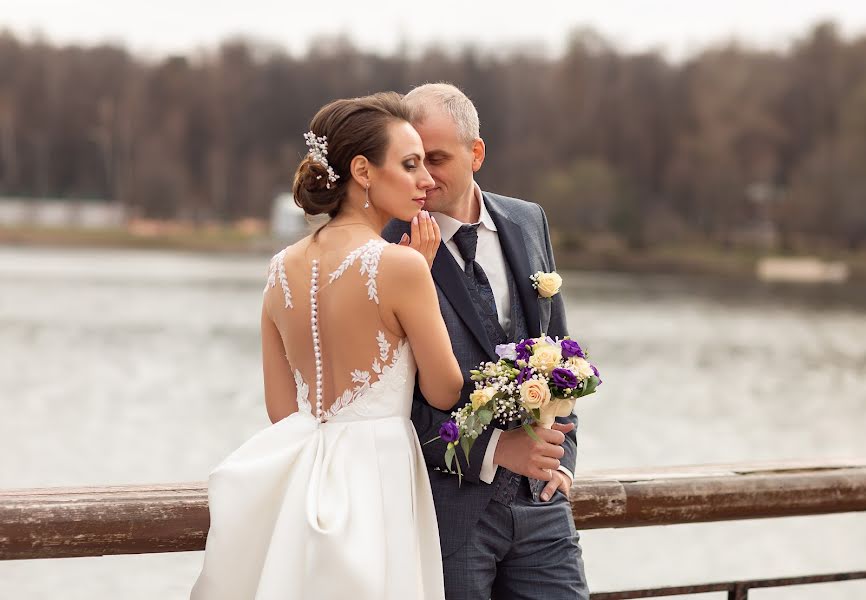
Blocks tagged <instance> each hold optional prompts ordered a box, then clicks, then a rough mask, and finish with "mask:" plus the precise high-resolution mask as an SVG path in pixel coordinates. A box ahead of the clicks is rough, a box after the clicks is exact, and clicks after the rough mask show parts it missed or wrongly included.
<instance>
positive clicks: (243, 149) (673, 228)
mask: <svg viewBox="0 0 866 600" xmlns="http://www.w3.org/2000/svg"><path fill="white" fill-rule="evenodd" d="M442 80H446V81H451V82H453V83H455V84H457V85H458V86H460V87H461V88H462V89H464V90H465V91H466V92H467V94H469V96H470V97H471V98H472V99H473V100H474V101H475V103H476V105H477V106H478V109H479V113H480V115H481V125H482V136H483V137H484V139H485V141H486V143H487V148H488V156H487V161H486V163H485V165H484V167H483V169H482V171H481V172H480V173H479V175H478V181H479V183H480V184H481V186H482V187H483V188H485V189H490V190H491V191H497V192H500V193H504V194H509V195H514V196H519V197H523V198H527V199H531V200H534V201H536V202H539V203H541V204H542V205H544V206H545V208H546V209H547V211H548V215H549V217H550V220H551V223H552V224H553V225H554V227H555V228H557V229H558V230H559V232H560V233H561V234H562V235H563V236H564V239H568V240H572V241H575V243H579V240H580V239H581V236H593V235H600V236H604V235H610V236H611V237H613V238H615V239H619V240H624V241H626V242H627V243H629V244H630V245H631V246H633V247H644V246H647V245H652V244H657V243H661V242H664V241H667V240H673V241H691V240H711V241H714V242H718V243H721V244H732V243H736V241H737V240H738V239H739V236H742V235H743V234H744V232H745V233H748V232H753V231H760V230H761V228H762V227H763V228H764V229H766V228H768V227H769V228H770V229H771V230H772V232H774V235H775V239H776V240H777V241H778V243H780V244H781V245H782V246H783V247H792V246H795V245H802V244H807V245H809V244H811V245H813V246H814V245H829V246H835V247H844V248H852V249H856V248H858V247H862V246H863V245H864V244H866V37H860V38H857V39H843V38H842V37H841V36H840V34H839V33H838V32H837V29H836V27H835V26H834V25H833V24H832V23H824V24H820V25H817V26H815V27H814V28H813V29H812V30H810V31H809V32H807V33H806V34H805V35H804V36H803V37H802V38H800V39H798V40H796V41H794V42H793V43H792V44H791V46H790V47H789V48H788V49H787V50H785V51H772V52H771V51H760V50H756V49H751V48H745V47H741V46H737V45H727V46H723V47H716V48H712V49H708V50H705V51H703V52H701V53H699V54H697V55H695V56H693V57H692V58H690V59H688V60H686V61H684V62H681V63H676V64H674V63H671V62H669V61H667V60H665V59H664V58H663V57H662V56H661V55H660V54H658V53H654V52H648V53H624V52H622V51H620V50H618V49H617V48H616V46H615V45H613V44H611V43H610V42H609V41H607V40H605V39H603V38H602V37H600V36H599V35H597V34H595V33H593V32H591V31H576V32H574V33H573V34H572V35H571V36H570V39H569V42H568V44H567V48H566V50H565V51H564V53H562V54H561V55H559V56H557V57H550V56H546V55H543V54H541V53H538V52H533V51H530V50H517V49H515V50H511V51H507V52H505V53H496V54H494V53H489V52H485V51H482V50H479V49H477V48H473V47H465V48H462V49H457V50H447V51H446V50H442V49H428V50H426V51H424V52H423V53H421V54H420V55H419V54H417V53H413V54H412V57H411V58H410V57H406V56H402V55H399V53H398V54H397V55H392V56H382V55H379V54H374V53H370V52H366V51H362V50H360V49H358V48H357V47H355V46H354V45H353V44H351V43H350V42H348V41H346V40H345V39H330V40H320V41H319V42H317V43H314V44H313V45H312V46H311V47H310V48H309V50H308V51H307V52H306V54H305V55H304V56H302V57H293V56H290V55H288V54H286V53H285V52H284V51H282V50H281V49H279V48H276V47H271V46H267V45H264V44H261V43H257V42H254V41H250V40H243V39H238V40H231V41H227V42H225V43H223V44H222V45H221V46H220V47H219V48H217V49H214V50H212V51H209V52H205V53H201V54H197V55H195V56H190V57H187V56H174V57H169V58H165V59H163V60H160V61H158V62H152V61H148V60H146V59H143V58H140V57H137V56H134V55H132V54H130V53H129V52H128V51H127V50H126V49H124V48H122V47H118V46H111V45H102V46H94V47H78V46H63V47H61V46H57V45H52V44H48V43H45V42H40V41H38V40H37V41H22V40H20V39H18V38H16V36H15V35H14V34H12V33H8V32H6V33H0V196H27V197H42V196H52V197H58V196H59V197H70V198H72V197H74V198H82V197H96V198H105V199H108V200H109V201H111V202H118V203H122V204H123V205H124V207H125V208H127V209H128V210H129V211H130V214H135V215H140V216H144V217H155V218H171V219H183V220H188V221H191V222H196V223H200V222H211V221H226V222H228V221H233V220H235V219H238V218H242V217H247V216H252V217H260V218H266V217H268V215H269V213H270V208H271V203H272V200H273V198H274V196H275V194H276V193H278V192H280V191H283V190H286V189H288V188H289V187H290V185H291V178H292V175H293V173H294V170H295V167H296V165H297V163H298V162H299V159H300V158H301V156H302V155H303V154H304V152H305V150H306V148H305V146H304V140H303V138H302V134H303V133H304V132H305V131H306V130H307V126H308V123H309V120H310V118H311V117H312V115H313V113H314V112H315V110H316V109H317V108H318V107H319V106H320V105H322V104H324V103H325V102H327V101H329V100H331V99H334V98H338V97H347V96H357V95H363V94H367V93H369V92H373V91H377V90H397V91H401V92H405V91H407V90H408V89H410V88H411V87H412V86H414V85H417V84H419V83H423V82H425V81H442Z"/></svg>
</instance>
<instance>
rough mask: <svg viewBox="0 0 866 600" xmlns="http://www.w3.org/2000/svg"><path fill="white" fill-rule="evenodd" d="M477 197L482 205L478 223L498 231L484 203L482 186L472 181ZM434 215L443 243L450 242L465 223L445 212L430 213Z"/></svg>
mask: <svg viewBox="0 0 866 600" xmlns="http://www.w3.org/2000/svg"><path fill="white" fill-rule="evenodd" d="M472 185H473V188H474V193H475V198H476V200H478V205H479V206H480V207H481V211H480V213H479V215H478V221H477V222H478V223H480V224H481V225H483V226H484V227H486V228H487V229H489V230H490V231H496V223H495V222H494V221H493V217H491V216H490V213H489V212H488V211H487V206H486V205H485V204H484V194H482V193H481V188H480V187H479V186H478V184H477V183H475V182H474V181H473V182H472ZM430 214H431V215H433V216H434V217H436V222H437V223H438V224H439V232H440V233H441V234H442V243H443V244H444V243H446V242H448V241H449V240H450V239H451V238H452V237H454V234H455V233H457V230H458V229H460V226H461V225H463V223H461V222H460V221H458V220H457V219H455V218H453V217H449V216H448V215H446V214H443V213H438V212H434V213H430Z"/></svg>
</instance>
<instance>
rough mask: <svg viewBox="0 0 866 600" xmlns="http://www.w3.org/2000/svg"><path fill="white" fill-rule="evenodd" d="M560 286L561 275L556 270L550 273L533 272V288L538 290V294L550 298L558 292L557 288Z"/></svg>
mask: <svg viewBox="0 0 866 600" xmlns="http://www.w3.org/2000/svg"><path fill="white" fill-rule="evenodd" d="M561 287H562V277H560V276H559V273H557V272H556V271H554V272H552V273H543V272H541V271H539V272H538V273H536V274H535V289H537V290H538V295H539V296H541V297H542V298H550V297H551V296H555V295H556V294H558V293H559V288H561Z"/></svg>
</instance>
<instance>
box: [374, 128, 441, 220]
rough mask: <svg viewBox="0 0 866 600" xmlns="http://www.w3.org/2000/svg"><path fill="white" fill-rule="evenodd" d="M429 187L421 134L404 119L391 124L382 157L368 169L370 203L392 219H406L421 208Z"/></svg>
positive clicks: (430, 180) (431, 183)
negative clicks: (369, 171)
mask: <svg viewBox="0 0 866 600" xmlns="http://www.w3.org/2000/svg"><path fill="white" fill-rule="evenodd" d="M431 187H433V178H432V177H430V173H428V172H427V169H426V168H425V167H424V145H423V144H422V143H421V136H419V135H418V132H417V131H415V129H414V128H413V127H412V126H411V125H410V124H409V123H407V122H406V121H398V122H394V123H391V124H390V125H388V149H387V150H386V151H385V159H384V160H383V161H382V164H381V165H379V166H373V167H372V168H371V174H370V203H371V204H372V205H373V206H375V207H376V208H377V209H378V210H380V211H382V212H384V213H386V214H388V215H389V216H390V217H392V218H397V219H400V220H402V221H410V220H411V219H412V217H414V216H415V215H417V214H418V213H419V212H421V209H422V208H424V202H425V198H426V196H427V190H429V189H430V188H431Z"/></svg>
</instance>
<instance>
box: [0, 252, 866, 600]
mask: <svg viewBox="0 0 866 600" xmlns="http://www.w3.org/2000/svg"><path fill="white" fill-rule="evenodd" d="M266 270H267V257H250V256H225V255H214V256H211V255H204V254H183V253H172V252H153V251H146V252H145V251H142V252H139V251H96V250H69V249H34V248H26V249H22V248H10V247H5V248H3V247H0V357H2V360H0V456H2V458H0V488H13V487H37V486H73V485H74V486H78V485H101V484H123V483H154V482H175V481H200V480H204V479H205V478H206V476H207V473H208V470H209V469H210V468H211V467H212V466H214V465H215V464H216V463H217V462H218V461H219V460H220V459H221V458H222V457H224V456H225V455H226V454H227V453H228V452H230V451H231V450H232V449H234V448H235V447H237V446H238V445H240V444H241V443H242V442H243V441H244V440H245V439H246V438H248V437H249V436H250V435H252V434H253V433H254V432H255V431H257V430H258V429H260V428H262V427H265V426H266V425H267V424H268V421H267V417H266V415H265V411H264V406H263V400H262V386H261V370H260V363H259V337H258V335H259V334H258V325H259V315H260V312H259V311H260V302H261V289H262V287H263V285H264V282H265V279H266ZM564 278H565V281H566V288H565V289H564V290H563V295H564V298H565V300H566V303H567V306H568V308H569V325H570V329H571V332H572V334H573V336H574V337H575V338H577V339H578V340H579V341H580V342H581V343H582V344H583V345H584V346H586V347H588V349H589V351H590V352H591V354H592V358H593V361H594V362H595V363H596V364H597V365H598V366H599V368H600V369H601V371H602V376H603V377H604V380H605V383H604V385H603V386H602V388H601V389H600V391H599V393H597V394H596V395H595V396H592V397H590V398H587V399H585V400H583V401H582V404H581V405H580V406H579V412H580V415H581V424H580V430H579V446H580V455H579V467H578V468H579V470H580V469H588V470H597V469H606V468H623V469H625V468H629V467H644V466H661V465H677V464H695V463H707V462H710V463H712V462H737V461H755V460H761V461H763V460H777V459H778V460H788V459H797V458H805V459H814V458H828V459H829V458H840V457H841V458H845V457H866V289H864V288H862V287H856V286H842V287H822V288H800V287H790V286H788V287H772V286H766V285H760V284H757V283H754V282H747V283H740V282H735V281H714V280H706V279H699V280H696V279H689V278H682V277H665V276H634V275H614V274H598V273H578V272H571V273H566V274H564ZM582 539H583V547H584V553H585V558H586V567H587V574H588V577H589V580H590V584H591V587H592V588H593V589H594V590H596V591H603V590H612V589H626V588H633V587H643V586H655V585H673V584H685V583H701V582H707V581H715V580H723V579H732V578H762V577H775V576H796V575H806V574H815V573H824V572H834V571H844V570H863V569H866V514H845V515H832V516H822V517H808V518H787V519H773V520H765V521H744V522H728V523H711V524H701V525H677V526H669V527H651V528H632V529H624V530H598V531H587V532H585V533H584V534H583V538H582ZM201 559H202V553H199V552H195V553H177V554H163V555H141V556H120V557H105V558H83V559H59V560H39V561H12V562H0V599H3V600H5V599H16V600H17V599H24V598H39V599H41V598H64V599H68V600H78V599H82V600H83V599H88V600H108V599H112V600H113V599H117V598H124V599H127V598H128V599H153V598H160V599H166V600H169V599H182V598H186V597H187V594H188V592H189V588H190V586H191V585H192V582H193V581H194V579H195V577H196V575H197V573H198V569H199V568H200V565H201ZM694 597H700V598H722V597H723V595H722V594H715V595H712V594H705V595H700V596H694ZM751 597H754V598H756V599H758V600H761V599H770V598H772V599H782V598H784V599H786V600H787V599H795V600H799V599H805V598H817V597H820V598H827V599H831V600H839V599H843V598H844V599H858V600H859V599H862V598H866V582H851V583H843V584H823V585H819V586H807V587H794V588H783V589H778V590H758V591H753V592H752V593H751V594H750V598H751Z"/></svg>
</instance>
